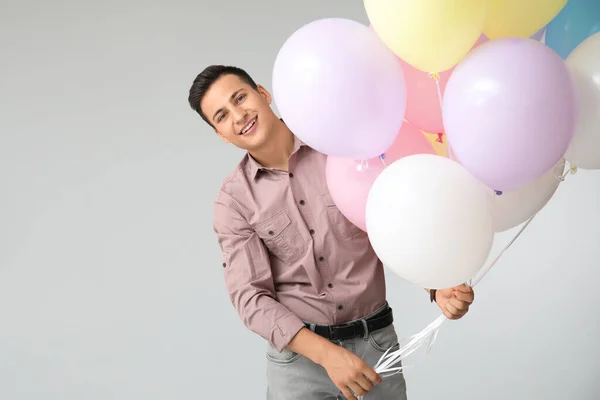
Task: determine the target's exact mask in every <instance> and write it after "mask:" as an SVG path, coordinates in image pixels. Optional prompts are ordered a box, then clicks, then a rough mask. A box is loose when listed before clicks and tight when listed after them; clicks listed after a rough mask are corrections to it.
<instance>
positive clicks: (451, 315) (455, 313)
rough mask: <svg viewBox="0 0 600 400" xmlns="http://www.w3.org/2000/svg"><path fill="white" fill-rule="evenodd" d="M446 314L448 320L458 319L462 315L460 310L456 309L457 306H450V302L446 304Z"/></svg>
mask: <svg viewBox="0 0 600 400" xmlns="http://www.w3.org/2000/svg"><path fill="white" fill-rule="evenodd" d="M445 308H446V313H447V314H446V313H444V315H446V318H448V319H457V318H458V317H460V316H461V315H462V314H461V313H460V310H459V309H458V308H456V307H455V306H453V305H452V304H450V302H448V303H446V307H445Z"/></svg>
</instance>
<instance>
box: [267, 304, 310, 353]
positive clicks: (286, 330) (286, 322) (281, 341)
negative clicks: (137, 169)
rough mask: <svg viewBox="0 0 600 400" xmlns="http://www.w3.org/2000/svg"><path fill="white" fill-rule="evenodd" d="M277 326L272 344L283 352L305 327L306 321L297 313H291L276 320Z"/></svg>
mask: <svg viewBox="0 0 600 400" xmlns="http://www.w3.org/2000/svg"><path fill="white" fill-rule="evenodd" d="M276 326H277V327H276V328H275V329H274V330H273V335H272V340H271V342H272V343H271V344H272V345H273V347H275V348H276V349H277V351H279V352H282V351H283V350H284V349H285V348H286V347H287V345H288V344H290V342H291V341H292V339H293V338H294V336H296V334H297V333H298V332H299V331H300V329H302V328H304V327H305V325H304V322H302V320H300V318H298V317H297V316H296V315H295V314H293V313H289V314H286V315H284V316H283V317H281V318H279V319H278V320H277V322H276Z"/></svg>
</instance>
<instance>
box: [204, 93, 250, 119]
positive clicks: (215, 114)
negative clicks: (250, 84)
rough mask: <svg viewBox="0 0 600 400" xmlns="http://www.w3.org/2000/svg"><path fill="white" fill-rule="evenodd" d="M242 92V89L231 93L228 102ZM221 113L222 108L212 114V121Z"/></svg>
mask: <svg viewBox="0 0 600 400" xmlns="http://www.w3.org/2000/svg"><path fill="white" fill-rule="evenodd" d="M242 90H244V88H240V89H238V90H236V91H235V92H233V94H232V95H231V96H229V101H232V100H233V99H235V98H236V96H237V95H238V93H240V92H241V91H242ZM221 112H223V107H221V108H219V109H218V110H217V111H216V112H215V113H214V114H213V117H212V119H213V121H214V120H215V118H216V117H217V115H218V114H219V113H221Z"/></svg>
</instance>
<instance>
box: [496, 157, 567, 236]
mask: <svg viewBox="0 0 600 400" xmlns="http://www.w3.org/2000/svg"><path fill="white" fill-rule="evenodd" d="M564 170H565V160H564V159H563V160H561V161H560V162H559V163H558V164H556V166H554V168H552V169H551V170H550V171H548V172H546V173H545V174H544V175H542V176H541V177H539V178H538V179H537V180H535V181H533V182H531V183H529V184H528V185H525V186H523V187H521V188H519V189H516V190H511V191H509V192H504V193H502V194H501V195H499V196H495V197H494V200H493V210H494V211H493V212H494V228H495V230H496V232H504V231H506V230H508V229H511V228H514V227H515V226H517V225H520V224H522V223H523V222H525V221H527V220H528V219H529V218H531V217H532V216H533V215H535V214H536V213H537V212H539V211H540V210H541V209H542V208H544V206H545V205H546V204H547V203H548V201H549V200H550V198H552V196H554V193H555V192H556V189H557V188H558V185H559V184H560V178H561V177H562V175H563V173H564ZM490 192H491V193H494V191H492V190H491V189H490Z"/></svg>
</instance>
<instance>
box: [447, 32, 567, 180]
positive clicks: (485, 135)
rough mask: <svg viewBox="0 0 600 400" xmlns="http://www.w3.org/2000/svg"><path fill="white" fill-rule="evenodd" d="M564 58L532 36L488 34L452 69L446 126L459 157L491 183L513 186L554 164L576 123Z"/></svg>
mask: <svg viewBox="0 0 600 400" xmlns="http://www.w3.org/2000/svg"><path fill="white" fill-rule="evenodd" d="M576 111H577V107H576V100H575V93H574V86H573V82H572V80H571V76H570V73H569V71H568V70H567V68H566V66H565V63H564V61H563V60H562V59H561V58H560V56H559V55H558V54H556V53H555V52H554V51H553V50H552V49H550V48H549V47H547V46H546V45H544V44H542V43H540V42H537V41H535V40H532V39H525V38H517V37H513V38H502V39H496V40H490V41H488V42H487V43H484V44H482V45H481V46H479V47H478V48H477V49H475V50H474V51H472V52H471V53H470V54H469V55H468V56H467V57H466V58H465V59H464V60H462V61H461V62H460V63H459V64H458V65H457V66H456V68H455V69H454V72H453V73H452V76H451V77H450V79H449V80H448V84H447V86H446V92H445V94H444V113H443V116H444V126H445V128H446V135H447V137H448V141H449V143H450V145H451V146H452V151H453V152H454V154H455V156H456V157H457V158H458V160H459V162H460V163H461V164H462V165H463V166H464V167H465V168H466V169H467V170H469V171H470V172H471V173H472V174H473V175H475V177H477V178H478V179H479V180H481V181H482V182H483V183H485V184H486V185H488V186H489V187H490V188H492V189H496V190H514V189H517V188H519V187H522V186H524V185H526V184H528V183H530V182H533V181H534V180H536V179H537V178H539V177H540V176H542V175H543V174H544V173H545V172H547V171H549V170H550V169H552V167H554V165H556V163H557V162H558V161H559V160H560V158H561V157H562V156H563V155H564V153H565V151H566V150H567V148H568V146H569V143H570V141H571V139H572V137H573V133H574V127H575V122H576Z"/></svg>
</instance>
